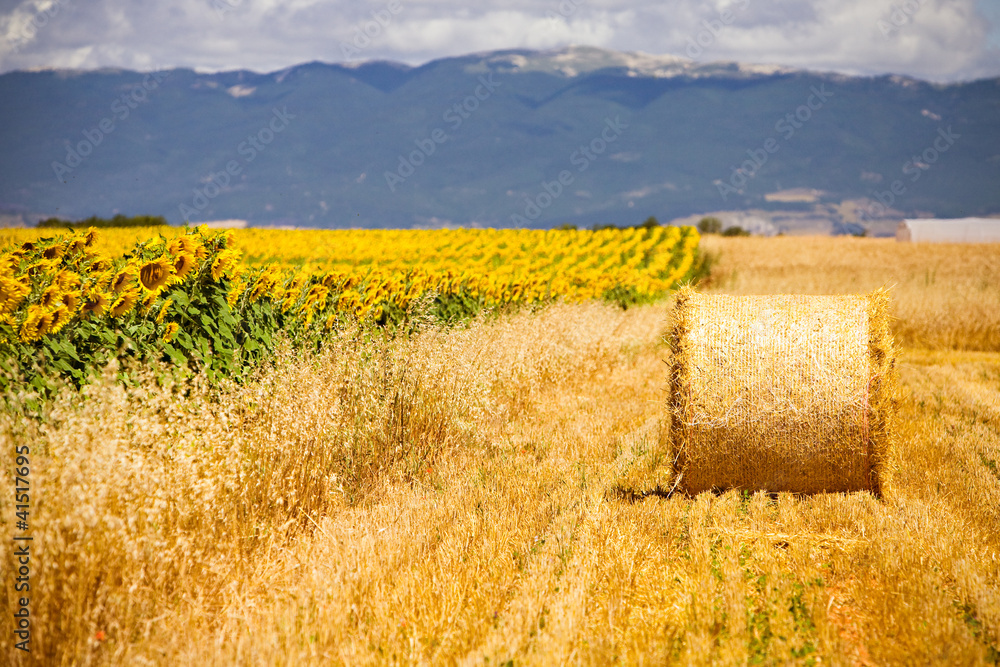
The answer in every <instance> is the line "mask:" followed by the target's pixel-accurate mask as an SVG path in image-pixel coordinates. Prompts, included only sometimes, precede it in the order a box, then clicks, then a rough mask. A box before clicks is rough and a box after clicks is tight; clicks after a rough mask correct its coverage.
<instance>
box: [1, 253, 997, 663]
mask: <svg viewBox="0 0 1000 667" xmlns="http://www.w3.org/2000/svg"><path fill="white" fill-rule="evenodd" d="M793 241H794V242H793ZM825 241H826V243H828V244H829V245H828V248H829V250H828V251H827V252H826V253H824V252H821V248H822V247H823V246H822V245H821V244H820V243H819V242H817V241H813V240H801V239H799V240H793V239H775V240H771V241H768V242H767V243H773V244H774V245H772V246H766V245H764V244H765V242H764V241H760V240H758V239H734V240H728V239H726V240H723V239H712V240H711V241H710V243H711V244H712V245H713V247H715V248H716V249H718V250H721V251H723V254H722V257H721V259H720V263H719V264H718V268H719V270H720V271H723V272H724V273H723V274H722V277H720V276H719V275H717V276H716V279H715V282H714V285H715V289H717V290H725V289H731V290H732V291H734V292H749V291H754V290H760V291H769V292H778V291H797V292H802V291H813V292H846V291H861V290H867V289H870V288H872V287H877V286H879V285H881V284H882V283H883V282H896V283H897V299H898V301H899V304H900V305H899V308H900V313H899V314H900V316H901V317H903V316H904V315H905V318H904V322H908V323H910V324H908V325H907V326H910V327H912V328H911V329H901V330H900V336H901V337H902V338H903V340H904V341H905V342H906V343H907V344H908V345H909V347H906V348H905V349H904V350H903V352H902V356H901V364H900V372H901V381H902V384H903V388H904V392H905V398H904V400H903V403H902V415H901V417H902V419H901V423H902V427H901V428H902V432H901V433H900V434H899V435H900V437H899V450H900V451H899V452H898V454H899V455H898V457H897V461H898V462H897V464H896V468H897V469H896V470H895V471H894V484H893V486H892V492H891V493H888V494H887V495H886V497H885V498H884V499H881V500H879V499H876V498H874V497H873V496H871V495H870V494H868V493H854V494H827V495H816V496H794V495H791V494H777V495H775V496H773V497H772V496H768V495H767V494H763V493H756V494H753V495H746V494H740V493H739V492H735V491H730V492H727V493H724V494H721V495H712V494H711V493H703V494H700V495H698V496H697V497H694V498H691V497H687V496H684V495H681V494H673V495H669V494H667V493H664V492H662V491H660V492H656V491H653V492H650V491H649V490H650V489H655V488H656V487H657V486H659V487H661V488H663V489H669V488H670V487H671V485H672V481H673V480H672V477H671V473H670V470H669V468H668V467H664V466H659V467H657V466H656V465H655V463H656V460H655V459H656V454H657V452H658V451H659V450H660V446H659V443H660V442H661V440H662V437H663V435H662V424H663V423H664V419H665V417H666V368H667V367H666V366H665V365H664V363H663V362H664V360H665V359H666V357H667V354H668V353H667V349H666V347H665V345H664V344H663V342H662V338H661V336H662V334H663V329H664V326H665V324H666V322H665V308H664V307H663V306H659V307H644V308H636V309H630V310H628V311H625V312H623V311H620V310H616V309H613V308H610V307H604V306H599V305H583V306H575V307H569V306H557V307H553V308H550V309H548V310H546V311H543V312H541V313H539V314H528V313H524V314H520V315H517V316H513V317H510V318H506V319H502V320H498V321H492V322H478V323H474V324H473V325H471V326H470V327H469V328H467V329H454V330H450V331H440V332H439V331H435V330H433V329H428V330H426V331H425V332H423V333H422V334H421V335H419V336H417V337H415V338H413V339H411V340H409V341H396V342H385V341H381V340H379V339H374V338H366V337H365V336H364V335H362V334H358V333H357V332H351V333H347V334H344V335H343V336H342V337H341V338H338V339H336V340H333V341H331V344H330V346H329V349H328V350H327V351H326V352H325V353H323V354H321V355H318V356H309V355H303V356H301V357H294V356H293V355H290V354H286V355H283V356H282V357H281V358H279V359H278V361H277V362H276V364H275V367H274V368H272V369H267V370H263V371H262V373H261V377H260V378H259V379H258V380H257V381H255V382H253V383H250V384H249V385H248V386H246V387H244V388H241V389H231V390H226V391H222V392H214V391H210V390H209V389H206V388H202V387H193V388H181V387H174V386H172V385H169V384H167V386H165V387H158V386H157V385H156V384H155V383H153V382H148V383H142V384H141V385H140V386H139V387H137V388H133V389H128V390H127V389H123V388H121V387H119V386H115V385H113V384H110V383H98V384H97V385H94V386H93V387H91V388H89V389H88V390H87V392H86V396H73V395H67V396H65V397H64V398H63V399H62V400H61V401H59V402H58V403H57V404H56V405H55V406H54V407H53V409H52V412H51V414H49V415H47V418H46V420H45V422H44V425H43V426H41V427H35V426H34V425H33V423H32V422H28V421H24V420H21V419H17V418H15V417H12V416H9V415H7V416H3V417H2V424H0V426H2V428H0V441H2V442H0V463H2V465H3V469H4V474H5V479H6V480H7V487H8V488H11V486H12V484H11V483H10V478H9V477H6V476H9V475H10V474H11V472H10V471H11V469H12V461H11V453H12V451H13V445H14V444H15V443H24V442H27V443H30V444H31V445H33V452H34V454H33V460H34V468H33V470H32V479H33V483H34V485H35V487H36V493H37V495H36V496H35V501H34V506H33V533H34V535H35V544H36V545H37V548H38V552H37V553H36V554H35V556H34V560H33V561H32V567H33V570H32V586H33V589H32V614H33V642H32V649H33V652H32V653H31V654H30V656H29V655H25V654H22V653H21V652H17V651H14V650H13V647H12V635H11V634H10V632H9V630H8V629H4V632H2V633H0V648H2V651H3V654H4V655H5V656H7V657H8V658H9V659H10V661H11V662H12V663H14V664H46V665H61V664H67V665H68V664H102V665H104V664H113V665H141V664H171V665H173V664H182V665H186V664H190V665H230V664H255V665H271V664H275V665H282V664H385V663H407V664H409V663H419V664H469V665H471V664H476V665H483V664H490V665H496V664H502V663H504V662H506V661H508V660H513V661H514V663H516V664H522V663H523V664H539V665H541V664H546V665H547V664H577V663H579V664H606V663H609V662H612V661H615V660H618V661H620V662H623V663H626V664H653V663H655V664H662V663H675V664H747V663H753V664H758V663H759V664H820V663H822V664H835V665H866V664H869V665H881V664H899V665H912V664H928V663H930V664H990V663H995V662H998V661H1000V652H998V651H1000V632H998V630H1000V586H998V582H1000V354H997V353H996V352H982V351H979V352H976V351H969V350H956V349H953V348H956V347H966V348H974V347H989V341H995V340H997V339H996V335H997V334H996V332H997V329H996V326H997V324H996V322H997V318H998V317H1000V315H998V312H997V311H989V310H987V309H983V310H980V311H975V312H978V313H979V315H977V316H976V317H978V318H979V319H971V320H968V321H970V322H978V324H977V327H978V328H976V329H974V330H973V331H971V332H970V333H968V334H964V333H962V331H961V330H960V329H958V328H956V327H957V326H958V325H954V326H953V328H952V329H951V333H948V334H947V335H943V334H942V335H941V336H937V337H935V336H936V334H935V333H934V330H935V329H934V328H933V327H931V326H930V323H931V322H932V321H933V319H932V318H931V317H930V316H928V315H927V314H926V313H925V311H924V310H922V306H921V304H922V303H923V304H925V307H927V308H929V309H934V308H938V307H942V308H951V306H949V305H947V304H948V301H947V299H945V298H944V295H945V294H946V293H947V290H945V288H944V287H941V286H940V285H942V284H943V283H948V282H949V281H950V284H951V289H952V290H953V291H954V292H956V293H957V292H959V291H960V290H962V289H969V288H970V285H973V286H974V285H976V284H978V283H977V281H992V283H991V284H992V285H993V286H994V287H993V288H992V289H993V290H994V292H993V293H989V292H988V290H979V291H978V292H976V294H979V297H978V298H979V301H980V302H983V303H986V304H987V305H988V304H990V303H997V298H998V297H997V295H996V293H995V292H996V285H997V284H998V282H997V280H996V278H997V253H998V251H997V250H994V249H983V248H975V247H971V248H965V254H966V255H967V261H965V262H964V270H960V269H958V268H955V269H949V271H948V272H947V273H946V272H945V271H944V270H943V269H942V268H939V270H938V273H937V276H936V278H935V280H936V281H937V282H935V283H932V284H929V285H928V286H927V287H926V290H925V292H926V296H925V297H922V296H921V287H920V285H919V277H915V274H914V273H913V272H914V271H917V268H916V267H918V266H919V265H920V262H921V261H924V262H927V263H929V264H933V263H934V262H936V261H937V259H935V258H936V257H938V253H939V252H944V253H950V254H951V256H953V257H958V256H959V253H958V252H956V251H953V250H951V249H947V248H946V249H945V250H943V251H942V250H940V249H939V248H933V249H924V250H923V252H924V254H925V256H924V258H923V260H921V256H920V253H919V252H917V251H915V250H913V247H912V246H896V245H889V244H887V243H882V242H881V241H854V240H846V241H843V240H834V241H831V240H825ZM865 243H870V244H871V245H870V246H865V245H863V244H865ZM796 244H798V245H796ZM768 247H770V250H768ZM894 253H897V255H898V256H897V255H894ZM807 256H812V257H814V258H815V259H816V260H817V261H816V265H815V266H814V267H813V268H811V269H809V268H807V267H806V266H805V265H806V263H807V262H806V260H805V259H803V257H807ZM850 258H853V261H854V262H855V263H854V265H853V266H852V265H851V263H850V261H849V259H850ZM782 261H784V263H785V265H787V266H789V267H794V266H798V265H799V264H800V263H801V264H802V268H801V269H793V268H784V269H783V268H782ZM756 267H759V268H756ZM751 271H760V272H762V273H763V274H764V275H765V276H767V275H770V278H766V277H765V278H758V277H757V276H756V274H752V273H751ZM894 271H895V272H894ZM733 272H735V277H733ZM723 278H724V279H723ZM848 278H850V280H847V279H848ZM768 279H769V280H770V281H771V282H770V283H769V282H767V281H768ZM851 280H853V282H851ZM727 281H729V282H727ZM845 281H846V282H845ZM938 290H941V291H940V292H939V291H938ZM956 299H958V301H957V303H959V304H972V303H973V300H972V299H971V298H969V297H967V296H964V295H961V294H960V295H959V296H958V297H956ZM990 299H992V301H990ZM976 307H977V308H978V306H976ZM949 312H951V311H949ZM955 312H957V311H955ZM970 317H971V316H970ZM959 321H966V320H961V319H960V320H959ZM901 324H902V323H901ZM937 326H938V327H944V328H947V327H948V326H952V325H949V324H945V325H942V324H940V323H939V324H938V325H937ZM921 327H924V328H921ZM906 331H912V332H913V333H906ZM975 341H978V343H976V342H975ZM914 342H923V343H925V345H924V346H923V347H915V346H914V345H913V344H914ZM185 392H186V394H187V395H186V396H185V395H182V394H183V393H185ZM0 511H2V516H0V519H2V522H3V530H4V533H5V534H7V535H10V534H11V532H12V526H11V523H12V521H13V514H12V512H13V510H12V508H11V506H10V504H9V503H7V502H4V504H3V506H2V510H0ZM11 566H12V560H11V556H10V555H6V556H5V557H4V573H5V575H4V588H3V595H0V615H2V616H3V618H5V619H8V620H6V621H4V622H5V623H9V622H10V621H9V619H10V618H11V616H10V613H11V609H12V605H13V600H12V598H13V595H14V593H13V587H12V585H11V579H10V575H9V572H10V571H11V570H10V568H11ZM99 633H100V634H99ZM98 637H101V638H102V639H98ZM487 658H488V662H487V661H486V660H487Z"/></svg>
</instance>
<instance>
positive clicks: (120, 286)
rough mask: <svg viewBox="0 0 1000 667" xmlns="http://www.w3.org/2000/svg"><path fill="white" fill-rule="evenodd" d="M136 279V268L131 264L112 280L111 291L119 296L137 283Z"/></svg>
mask: <svg viewBox="0 0 1000 667" xmlns="http://www.w3.org/2000/svg"><path fill="white" fill-rule="evenodd" d="M135 278H136V275H135V267H134V266H132V265H131V264H129V265H128V266H126V267H125V268H123V269H122V270H121V271H119V272H118V273H116V274H114V276H113V277H112V278H111V285H110V287H111V291H112V292H114V293H115V294H118V293H119V292H121V291H122V290H124V289H125V288H127V287H130V283H132V282H133V281H135Z"/></svg>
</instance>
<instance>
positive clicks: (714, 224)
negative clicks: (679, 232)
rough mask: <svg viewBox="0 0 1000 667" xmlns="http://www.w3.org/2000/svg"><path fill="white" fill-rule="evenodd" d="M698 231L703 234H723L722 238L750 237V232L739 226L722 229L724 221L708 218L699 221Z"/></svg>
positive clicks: (712, 217)
mask: <svg viewBox="0 0 1000 667" xmlns="http://www.w3.org/2000/svg"><path fill="white" fill-rule="evenodd" d="M698 231H699V232H701V233H702V234H721V235H722V236H750V232H748V231H747V230H745V229H743V228H742V227H740V226H739V225H732V226H729V227H726V228H725V229H723V228H722V220H719V219H718V218H716V217H714V216H707V217H704V218H702V219H701V220H699V221H698Z"/></svg>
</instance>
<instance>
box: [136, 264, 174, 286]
mask: <svg viewBox="0 0 1000 667" xmlns="http://www.w3.org/2000/svg"><path fill="white" fill-rule="evenodd" d="M173 272H174V265H173V263H171V261H170V258H169V257H166V256H164V257H160V258H159V259H154V260H153V261H151V262H147V263H146V264H144V265H143V267H142V268H141V269H139V280H140V281H141V282H142V284H143V287H145V288H146V289H148V290H151V291H154V292H155V291H157V290H159V289H160V288H161V287H163V286H164V285H166V284H167V281H168V280H170V276H171V275H172V274H173Z"/></svg>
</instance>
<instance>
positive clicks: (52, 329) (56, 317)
mask: <svg viewBox="0 0 1000 667" xmlns="http://www.w3.org/2000/svg"><path fill="white" fill-rule="evenodd" d="M71 319H73V313H72V312H71V311H70V309H69V308H67V307H66V306H60V307H59V308H56V309H55V310H53V311H52V323H51V324H50V325H49V333H59V331H60V330H61V329H62V328H63V327H64V326H66V325H67V324H69V321H70V320H71Z"/></svg>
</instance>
